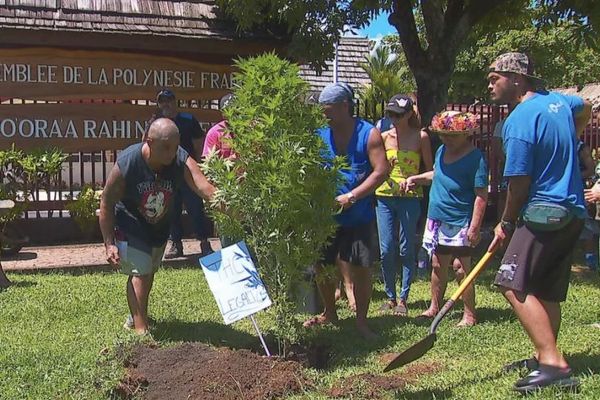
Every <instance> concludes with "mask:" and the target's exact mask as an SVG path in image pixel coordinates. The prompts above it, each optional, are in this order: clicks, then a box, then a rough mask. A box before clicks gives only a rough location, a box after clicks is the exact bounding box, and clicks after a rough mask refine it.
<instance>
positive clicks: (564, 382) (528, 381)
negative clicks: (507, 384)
mask: <svg viewBox="0 0 600 400" xmlns="http://www.w3.org/2000/svg"><path fill="white" fill-rule="evenodd" d="M572 375H573V371H572V370H571V368H569V367H567V368H559V367H554V366H552V365H545V364H539V365H538V367H537V368H536V369H535V370H534V371H531V373H530V374H529V375H527V376H526V377H525V378H521V379H519V380H518V381H517V382H516V383H515V386H514V387H513V390H515V391H517V392H519V393H522V394H527V393H530V392H534V391H536V390H540V389H542V388H545V387H548V386H553V387H557V388H560V389H565V390H572V391H574V390H577V389H578V388H579V379H577V378H573V377H572Z"/></svg>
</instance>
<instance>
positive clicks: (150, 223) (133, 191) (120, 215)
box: [115, 143, 188, 247]
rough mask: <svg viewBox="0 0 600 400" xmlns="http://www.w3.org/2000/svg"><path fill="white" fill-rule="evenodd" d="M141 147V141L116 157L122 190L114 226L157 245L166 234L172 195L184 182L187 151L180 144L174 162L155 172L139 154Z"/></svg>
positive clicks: (161, 242)
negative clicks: (123, 181) (121, 178)
mask: <svg viewBox="0 0 600 400" xmlns="http://www.w3.org/2000/svg"><path fill="white" fill-rule="evenodd" d="M142 146H143V143H137V144H134V145H131V146H129V147H127V148H126V149H125V150H123V151H122V152H121V153H120V154H119V157H118V158H117V165H118V166H119V170H120V172H121V175H122V176H123V178H124V179H125V192H124V193H123V198H122V199H121V200H120V201H119V202H118V203H117V205H116V206H115V211H116V226H117V227H118V228H119V229H121V230H122V231H124V232H125V233H126V234H128V235H133V236H135V237H137V238H139V239H141V240H142V241H143V242H145V243H146V244H148V245H150V246H152V247H158V246H162V245H163V244H164V243H165V242H166V241H167V238H168V236H169V227H170V225H171V214H172V209H173V194H174V193H175V191H177V190H178V189H179V188H180V186H181V185H185V182H184V178H183V173H184V168H185V162H186V160H187V158H188V153H187V152H186V151H185V150H183V149H182V148H181V147H179V148H178V149H177V155H176V157H175V159H174V160H173V162H172V163H171V164H170V165H168V166H166V167H163V169H162V170H161V171H160V172H159V173H156V172H154V171H152V170H151V169H150V167H149V166H148V164H147V163H146V161H145V160H144V158H143V157H142Z"/></svg>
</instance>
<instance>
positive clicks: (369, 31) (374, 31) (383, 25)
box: [358, 13, 397, 39]
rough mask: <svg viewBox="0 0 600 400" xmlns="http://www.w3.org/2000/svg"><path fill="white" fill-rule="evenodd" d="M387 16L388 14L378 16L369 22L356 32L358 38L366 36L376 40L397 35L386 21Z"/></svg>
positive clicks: (394, 29)
mask: <svg viewBox="0 0 600 400" xmlns="http://www.w3.org/2000/svg"><path fill="white" fill-rule="evenodd" d="M389 15H390V14H389V13H382V14H379V16H377V17H376V18H375V19H373V20H372V21H371V24H370V25H369V26H367V27H366V28H364V29H361V30H360V31H358V34H359V35H360V36H367V37H369V38H371V39H376V38H378V37H382V36H385V35H389V34H392V33H397V32H396V28H394V27H393V26H392V25H390V23H389V22H388V20H387V19H388V16H389Z"/></svg>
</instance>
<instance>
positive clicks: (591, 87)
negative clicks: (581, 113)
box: [553, 83, 600, 111]
mask: <svg viewBox="0 0 600 400" xmlns="http://www.w3.org/2000/svg"><path fill="white" fill-rule="evenodd" d="M553 90H555V91H557V92H561V93H564V94H574V95H577V96H580V97H583V98H584V99H586V100H588V101H589V102H590V103H592V108H593V110H594V111H600V83H588V84H587V85H585V86H584V87H583V88H581V90H577V88H576V87H569V88H557V89H553Z"/></svg>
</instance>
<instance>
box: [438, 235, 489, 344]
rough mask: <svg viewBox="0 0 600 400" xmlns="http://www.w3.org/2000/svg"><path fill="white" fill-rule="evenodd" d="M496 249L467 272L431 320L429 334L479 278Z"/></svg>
mask: <svg viewBox="0 0 600 400" xmlns="http://www.w3.org/2000/svg"><path fill="white" fill-rule="evenodd" d="M497 247H498V246H495V248H493V249H492V251H487V252H486V253H485V254H484V256H483V257H481V259H480V260H479V262H478V263H477V265H475V267H474V268H473V269H472V270H471V272H469V275H467V276H466V277H465V279H463V281H462V282H461V284H460V286H459V287H458V289H456V291H455V292H454V293H453V294H452V297H450V300H448V301H447V302H446V303H445V304H444V306H443V307H442V309H441V310H440V311H439V312H438V313H437V315H436V316H435V318H434V319H433V322H432V323H431V327H430V328H429V333H430V334H433V333H435V330H436V329H437V326H438V324H439V323H440V321H441V320H442V318H444V316H445V315H446V314H447V313H448V311H450V309H451V308H452V307H453V306H454V303H455V302H456V300H458V298H459V297H460V296H462V294H463V293H464V291H465V289H466V288H467V286H469V285H470V284H471V283H473V281H474V280H475V278H477V276H479V274H480V273H481V271H483V269H484V268H485V266H486V264H487V263H488V261H489V260H490V258H491V257H492V255H493V254H494V253H495V251H496V248H497Z"/></svg>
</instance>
